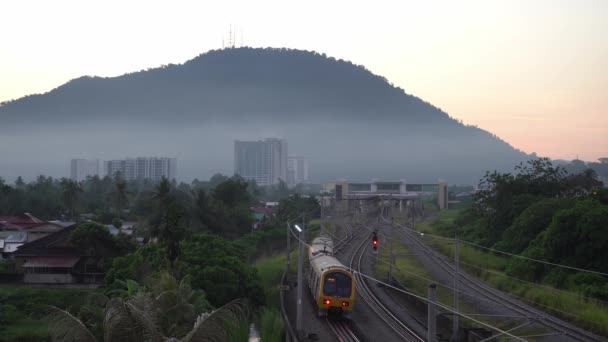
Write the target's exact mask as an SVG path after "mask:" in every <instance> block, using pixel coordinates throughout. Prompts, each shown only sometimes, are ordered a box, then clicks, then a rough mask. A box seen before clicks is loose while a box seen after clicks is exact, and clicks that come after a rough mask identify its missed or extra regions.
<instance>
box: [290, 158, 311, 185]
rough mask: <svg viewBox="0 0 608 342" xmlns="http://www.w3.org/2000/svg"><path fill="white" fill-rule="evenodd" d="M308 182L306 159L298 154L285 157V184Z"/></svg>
mask: <svg viewBox="0 0 608 342" xmlns="http://www.w3.org/2000/svg"><path fill="white" fill-rule="evenodd" d="M307 182H308V159H306V158H304V157H299V156H289V157H287V185H289V186H290V187H294V186H296V185H298V184H302V183H307Z"/></svg>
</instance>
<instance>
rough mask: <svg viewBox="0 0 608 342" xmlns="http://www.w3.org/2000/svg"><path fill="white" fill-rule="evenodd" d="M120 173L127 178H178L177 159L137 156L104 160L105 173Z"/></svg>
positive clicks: (158, 179) (111, 175)
mask: <svg viewBox="0 0 608 342" xmlns="http://www.w3.org/2000/svg"><path fill="white" fill-rule="evenodd" d="M116 173H120V175H121V177H123V178H124V179H125V180H135V179H150V180H153V181H160V180H161V178H162V177H166V178H168V179H170V180H172V179H176V178H177V159H176V158H165V157H160V158H159V157H137V158H126V159H118V160H108V161H106V162H104V175H107V176H110V177H113V176H114V175H116Z"/></svg>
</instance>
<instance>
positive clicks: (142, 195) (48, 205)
mask: <svg viewBox="0 0 608 342" xmlns="http://www.w3.org/2000/svg"><path fill="white" fill-rule="evenodd" d="M300 191H301V187H296V188H294V189H288V188H287V185H286V184H285V182H280V183H279V184H278V185H275V186H267V187H259V186H257V185H256V183H255V182H254V181H246V180H244V179H242V178H240V177H238V176H235V177H228V176H224V175H221V174H215V175H214V176H212V177H211V178H210V179H209V180H207V181H200V180H198V179H194V180H193V181H192V182H191V183H183V182H182V183H176V182H175V181H172V182H169V181H163V182H161V183H159V182H153V181H151V180H148V179H143V180H135V181H125V180H124V179H123V178H121V177H120V176H116V177H109V176H106V177H103V178H100V177H98V176H94V177H88V178H87V179H86V180H85V181H82V182H75V181H73V180H71V179H67V178H61V179H56V178H52V177H46V176H44V175H40V176H38V177H37V178H36V179H35V180H34V181H31V182H27V183H26V182H24V181H23V179H22V178H21V177H18V178H17V180H16V181H15V182H14V183H13V184H9V183H7V182H6V181H4V180H3V179H2V178H1V177H0V215H23V214H24V213H30V214H32V215H34V216H36V217H39V218H41V219H45V220H53V219H66V220H73V221H77V220H79V219H80V217H81V216H83V214H84V216H83V217H86V218H90V219H93V220H95V221H97V222H101V223H105V224H110V223H112V221H113V219H115V218H117V219H121V220H128V221H138V220H140V219H142V218H143V217H145V216H147V215H149V214H150V213H151V212H153V211H154V209H155V208H154V202H155V199H156V198H157V197H158V196H165V193H168V194H170V195H171V197H172V198H175V200H176V202H177V203H178V204H179V205H180V206H181V207H183V210H184V211H187V213H188V214H189V216H191V218H193V219H198V220H199V221H200V220H205V218H204V217H203V216H202V214H197V211H198V212H200V211H203V210H204V211H205V212H206V213H207V214H208V215H210V216H215V217H220V216H226V215H232V214H237V215H236V217H242V216H243V215H238V213H237V212H238V211H242V212H243V211H246V210H248V209H249V207H250V206H253V205H257V204H258V201H279V200H281V199H284V198H287V197H288V196H289V195H291V194H295V193H298V192H300ZM231 210H232V212H228V211H231ZM222 212H224V214H226V215H224V214H221V213H222ZM245 216H247V215H245ZM247 217H248V216H247ZM237 220H238V219H237ZM242 220H244V221H239V222H242V223H244V224H245V225H247V224H249V223H250V221H249V219H245V218H242ZM201 222H202V221H201ZM199 223H200V222H199ZM208 226H209V227H207V228H208V229H209V230H210V231H211V232H218V231H219V230H221V229H220V228H217V227H215V226H214V225H213V224H211V223H209V224H208Z"/></svg>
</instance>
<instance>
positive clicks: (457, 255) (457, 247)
mask: <svg viewBox="0 0 608 342" xmlns="http://www.w3.org/2000/svg"><path fill="white" fill-rule="evenodd" d="M459 259H460V244H459V243H458V235H457V236H456V239H455V240H454V319H453V320H452V338H451V339H450V340H451V341H453V342H454V341H458V318H459V313H458V304H459V303H458V302H459V300H458V299H459V298H458V297H459V296H458V283H459V279H458V278H459V277H460V274H459V273H460V267H459Z"/></svg>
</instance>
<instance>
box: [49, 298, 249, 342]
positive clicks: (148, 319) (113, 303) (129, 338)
mask: <svg viewBox="0 0 608 342" xmlns="http://www.w3.org/2000/svg"><path fill="white" fill-rule="evenodd" d="M157 313H158V307H157V303H156V301H155V299H154V297H153V296H151V295H150V293H146V292H139V293H138V294H137V295H135V296H134V297H133V298H130V299H128V300H125V299H123V298H119V297H116V298H112V299H110V300H109V301H108V302H107V304H106V306H105V309H104V319H103V329H102V330H103V337H102V338H101V339H98V338H97V337H96V336H95V335H94V334H93V333H92V332H91V330H89V328H88V327H87V326H86V325H85V324H84V323H83V322H82V321H81V320H80V319H79V318H77V317H75V316H73V315H72V314H70V313H69V312H68V311H66V310H62V309H59V308H56V307H51V308H50V313H49V315H48V316H47V319H48V320H49V334H50V335H51V339H52V340H53V341H61V342H68V341H69V342H72V341H84V342H99V341H104V342H110V341H119V342H135V341H151V342H157V341H158V342H162V341H182V342H198V341H210V342H215V341H217V342H223V341H230V340H231V337H232V336H233V333H234V330H233V329H231V328H232V327H236V326H239V325H240V324H242V322H245V321H246V320H247V318H248V316H249V310H248V307H247V305H246V304H245V303H244V302H243V301H242V300H235V301H232V302H230V303H228V304H226V305H224V306H222V307H221V308H219V309H217V310H214V311H211V312H206V313H203V314H202V315H200V316H198V318H197V319H196V322H195V323H194V326H193V327H192V329H190V331H188V332H187V334H186V335H185V336H184V337H183V338H178V337H167V336H164V335H163V334H162V333H161V331H160V329H159V325H160V323H159V321H158V314H157Z"/></svg>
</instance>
